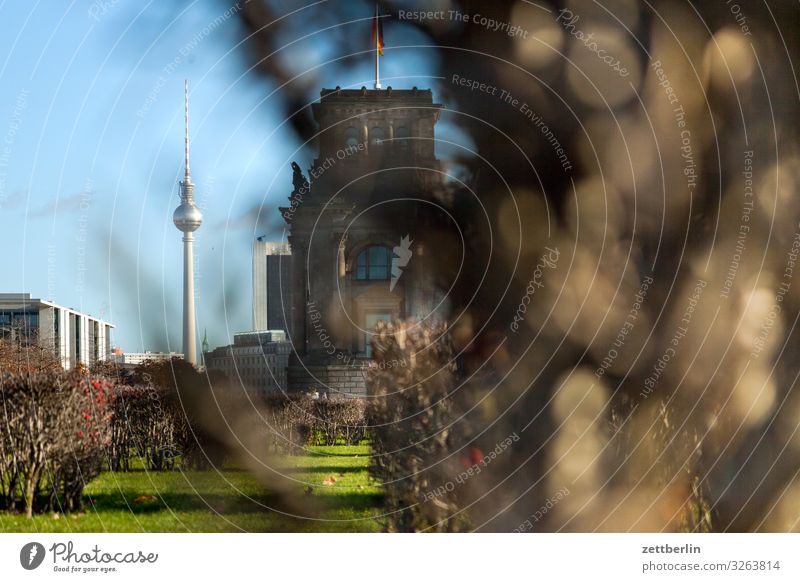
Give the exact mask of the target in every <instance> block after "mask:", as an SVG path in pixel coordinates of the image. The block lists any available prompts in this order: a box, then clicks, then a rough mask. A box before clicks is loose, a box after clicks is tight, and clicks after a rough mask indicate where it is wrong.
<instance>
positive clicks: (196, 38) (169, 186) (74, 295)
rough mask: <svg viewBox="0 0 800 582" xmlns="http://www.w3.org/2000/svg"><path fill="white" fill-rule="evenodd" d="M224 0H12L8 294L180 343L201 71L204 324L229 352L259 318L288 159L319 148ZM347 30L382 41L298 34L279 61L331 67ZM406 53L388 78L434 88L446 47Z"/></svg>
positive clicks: (418, 37) (146, 344) (360, 71)
mask: <svg viewBox="0 0 800 582" xmlns="http://www.w3.org/2000/svg"><path fill="white" fill-rule="evenodd" d="M339 4H340V5H341V6H342V7H343V9H342V12H341V13H338V12H337V13H336V16H334V18H341V20H342V21H344V20H351V19H353V18H354V16H353V14H365V15H368V14H369V10H370V8H369V7H370V6H371V4H370V3H369V2H354V1H352V0H342V1H341V2H339ZM176 5H177V7H176ZM298 6H299V4H298ZM225 9H226V6H225V4H223V3H221V2H214V1H213V0H206V1H196V2H186V3H173V2H133V1H131V0H118V1H116V2H114V1H113V0H104V1H97V2H88V1H83V2H79V1H75V2H72V3H67V2H56V3H53V2H4V3H2V2H0V55H2V56H0V245H2V248H4V249H6V252H5V253H4V261H3V263H4V264H3V267H2V273H3V274H2V278H0V291H3V292H30V293H31V294H32V295H34V296H36V297H42V298H47V299H52V300H54V301H56V302H57V303H60V304H62V305H67V306H71V307H75V308H78V309H81V310H84V311H87V312H89V313H92V314H93V315H100V316H102V317H103V318H104V319H107V320H109V321H111V322H112V323H114V324H115V325H116V330H115V335H114V343H115V344H117V345H121V346H122V347H123V348H124V349H125V350H126V351H139V350H142V349H152V350H166V349H175V350H178V351H180V329H181V304H180V300H181V285H182V279H181V261H182V249H181V242H180V236H181V235H180V233H179V232H178V231H177V230H176V229H175V227H174V226H173V225H172V221H171V217H172V211H173V210H174V208H175V207H176V206H177V204H178V179H179V178H180V175H181V172H182V165H183V117H182V115H183V80H184V78H188V79H189V84H190V100H191V113H190V117H191V119H190V126H191V127H190V134H191V143H192V152H191V167H192V176H193V179H194V182H195V183H196V185H197V186H196V198H197V199H198V202H199V204H200V206H201V208H202V210H203V213H204V223H203V226H202V227H201V229H200V230H199V231H198V233H197V237H196V239H197V242H196V244H195V254H196V267H195V268H196V273H195V275H196V278H197V283H196V286H197V316H198V329H199V330H200V334H201V335H202V331H203V330H204V329H206V328H207V329H208V335H209V340H210V343H211V344H212V346H214V345H222V344H225V343H228V341H229V339H230V337H231V336H232V334H233V333H234V332H236V331H241V330H247V329H249V328H250V324H251V307H250V305H251V279H250V277H251V270H250V264H251V255H250V252H251V249H250V243H251V240H252V238H253V237H254V236H255V235H261V234H264V233H265V232H267V231H268V227H269V226H270V225H274V224H277V223H278V222H279V219H278V216H277V210H275V208H276V207H277V206H278V205H282V204H284V203H285V201H286V196H288V194H289V191H290V189H291V170H290V168H289V163H290V162H291V161H292V160H297V161H298V163H300V165H301V166H302V167H304V168H306V167H307V166H308V165H309V163H310V160H311V159H312V157H313V149H312V148H309V147H306V148H301V149H300V151H299V152H297V153H295V151H296V150H297V149H298V148H300V147H301V146H300V144H299V143H298V142H297V140H296V137H295V136H294V134H292V132H291V130H290V129H289V128H288V127H287V126H286V125H285V124H283V117H282V114H281V107H280V106H281V104H282V100H281V99H282V95H281V92H280V90H277V91H276V87H275V86H274V84H272V83H271V81H270V80H268V79H264V78H261V77H257V76H255V75H253V74H249V73H248V72H247V70H248V68H249V66H250V62H249V61H248V59H247V58H246V55H245V54H244V52H243V51H242V50H241V49H240V48H237V47H236V45H237V43H238V42H239V41H240V40H241V30H240V29H239V28H238V27H239V22H238V21H237V19H236V18H229V19H227V20H223V21H220V20H217V22H218V23H219V24H218V25H217V26H209V25H210V24H211V23H213V22H214V21H215V19H218V17H219V16H220V15H222V14H223V13H224V12H225ZM299 17H300V16H298V18H299ZM303 18H304V21H305V22H306V23H310V25H309V24H307V25H306V26H300V27H298V30H299V31H300V32H298V36H302V35H306V34H309V33H313V32H314V30H315V27H316V28H324V27H328V26H331V25H332V24H336V22H335V21H334V22H331V21H330V19H331V16H330V14H329V15H328V16H327V17H321V18H320V19H319V20H316V19H315V18H314V15H313V14H309V17H308V18H306V17H303ZM326 18H327V20H326ZM387 24H388V26H387V27H386V37H387V45H389V47H391V44H392V42H393V40H394V41H395V42H396V43H397V41H398V38H403V42H404V43H407V44H427V39H425V38H424V36H423V35H422V34H421V33H418V32H416V31H412V30H411V29H410V28H408V27H404V25H401V24H399V23H396V22H395V23H387ZM341 34H348V35H350V34H363V36H364V37H365V50H366V48H368V43H369V42H370V40H369V24H368V22H361V23H357V24H351V25H346V26H343V27H341V28H339V29H336V30H333V31H331V32H329V33H323V34H320V35H316V36H313V37H311V38H308V39H305V40H301V41H299V42H294V43H293V41H295V40H296V38H292V37H290V36H287V38H285V39H284V38H282V39H281V40H282V41H283V42H285V43H293V44H290V45H289V46H287V48H286V49H285V50H284V51H282V52H281V54H279V55H277V56H276V58H289V59H299V62H301V63H302V64H303V65H304V66H307V67H315V66H317V65H319V64H321V63H323V62H324V61H326V60H329V59H336V58H337V57H339V56H341V55H338V54H337V53H336V50H337V46H338V45H337V43H336V39H337V35H341ZM399 52H400V51H398V53H395V56H396V57H399V58H391V57H392V56H393V53H392V52H391V51H387V56H386V57H384V59H383V61H382V68H383V71H384V74H385V75H386V76H388V77H393V76H404V77H407V78H403V79H402V80H401V79H395V80H394V81H392V82H393V85H394V86H395V87H405V86H409V87H410V86H412V85H419V86H421V87H422V86H426V87H427V86H434V88H435V86H436V82H435V80H434V79H431V78H430V77H431V75H433V74H434V73H433V72H434V71H435V70H436V61H435V58H433V57H431V56H430V51H425V50H417V51H411V50H406V51H404V53H403V55H402V57H401V56H400V54H399ZM295 62H298V61H295ZM409 71H413V74H414V75H415V77H410V76H409ZM371 73H372V68H371V63H370V61H369V59H368V58H359V59H355V60H351V61H347V62H339V63H337V64H335V65H331V66H325V67H322V68H319V69H316V70H315V72H313V73H311V74H310V75H309V76H310V77H311V78H310V79H309V81H308V86H309V89H308V99H309V101H311V100H313V99H314V98H315V96H317V95H318V94H319V89H320V88H321V87H323V86H324V87H333V86H335V85H337V84H338V85H341V86H343V87H346V86H351V85H352V86H361V85H363V84H367V83H368V82H369V79H370V75H371ZM273 91H274V94H273V95H272V96H270V97H269V98H267V97H268V95H270V93H273ZM440 135H441V131H440ZM261 204H264V205H265V206H264V216H265V220H263V221H262V222H261V223H260V224H258V225H257V224H255V218H254V213H253V209H254V208H258V207H259V205H261ZM280 236H281V232H280V231H279V230H278V231H274V233H273V237H272V238H276V239H279V238H280Z"/></svg>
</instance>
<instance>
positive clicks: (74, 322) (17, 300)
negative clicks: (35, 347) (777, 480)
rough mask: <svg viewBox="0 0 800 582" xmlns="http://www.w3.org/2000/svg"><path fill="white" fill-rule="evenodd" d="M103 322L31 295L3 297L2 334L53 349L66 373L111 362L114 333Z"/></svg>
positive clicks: (0, 298) (0, 304)
mask: <svg viewBox="0 0 800 582" xmlns="http://www.w3.org/2000/svg"><path fill="white" fill-rule="evenodd" d="M113 328H114V326H113V325H112V324H110V323H108V322H106V321H103V320H102V319H99V318H97V317H93V316H91V315H88V314H86V313H81V312H80V311H76V310H75V309H72V308H69V307H63V306H61V305H57V304H56V303H53V302H51V301H45V300H43V299H35V298H31V295H30V293H0V333H2V334H3V335H4V336H7V337H8V336H17V337H18V336H22V339H24V338H27V339H30V340H33V341H37V342H38V343H39V345H41V346H42V347H46V348H48V349H51V350H52V351H53V353H54V354H56V356H57V357H58V359H59V361H60V362H61V365H62V366H63V367H64V369H66V370H69V369H72V368H74V367H75V366H77V365H78V364H83V365H85V366H91V365H92V364H94V363H95V362H97V361H102V360H109V359H111V355H112V351H111V330H112V329H113Z"/></svg>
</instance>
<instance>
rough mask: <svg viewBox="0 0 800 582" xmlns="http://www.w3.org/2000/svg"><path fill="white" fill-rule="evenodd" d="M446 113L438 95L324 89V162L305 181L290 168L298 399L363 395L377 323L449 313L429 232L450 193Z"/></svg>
mask: <svg viewBox="0 0 800 582" xmlns="http://www.w3.org/2000/svg"><path fill="white" fill-rule="evenodd" d="M441 108H442V106H441V105H439V104H437V103H434V102H433V97H432V93H431V91H430V90H419V89H417V88H414V89H410V90H393V89H392V88H391V87H388V88H386V89H385V90H378V89H376V90H367V89H366V88H362V89H360V90H344V89H340V88H338V87H337V88H336V89H324V90H323V91H322V92H321V97H320V100H319V101H318V102H317V103H315V104H314V105H313V114H314V118H315V120H316V121H317V123H318V125H319V134H318V145H319V155H318V157H317V158H316V159H315V160H314V162H313V164H312V165H311V167H310V168H309V170H308V177H306V176H305V175H304V174H303V172H302V170H301V168H300V167H299V166H298V165H297V164H292V166H293V170H294V178H293V183H294V189H293V191H292V194H291V196H290V197H289V200H290V203H291V204H290V206H288V207H286V208H282V209H281V212H282V214H283V217H284V219H285V220H286V222H287V223H288V225H289V228H290V232H291V234H290V236H289V242H290V245H291V251H292V263H291V273H292V310H291V311H292V314H291V315H292V320H293V322H292V338H291V339H292V344H293V347H294V354H293V357H292V359H291V362H290V366H289V371H288V374H289V378H288V381H289V390H290V391H292V390H294V391H314V390H316V391H318V392H320V393H323V394H327V395H328V396H330V397H335V396H337V395H347V396H363V395H364V394H365V385H364V375H363V371H364V367H365V366H366V365H368V363H369V360H370V355H371V347H370V338H371V332H372V329H373V327H374V325H375V323H376V322H377V321H379V320H382V319H394V318H398V317H399V318H410V317H414V318H417V319H420V320H421V319H425V318H428V317H436V316H441V315H442V308H441V305H442V304H443V303H444V302H443V301H440V300H439V299H441V297H440V295H441V293H439V292H437V291H436V288H435V285H434V284H433V282H432V278H431V277H430V276H429V273H426V267H425V265H426V259H425V257H426V253H430V252H432V250H433V249H431V248H428V246H429V241H428V240H427V239H426V234H425V232H426V231H425V228H424V227H425V225H426V221H427V218H428V217H429V216H430V213H431V212H436V211H437V210H436V206H437V204H436V201H435V194H436V193H437V191H438V190H439V189H441V187H442V183H443V180H442V172H441V169H440V164H439V161H438V160H437V159H436V157H435V154H434V126H435V124H436V122H437V121H438V119H439V115H440V111H441ZM437 307H438V309H437ZM394 364H395V365H398V366H400V365H406V364H407V363H403V362H397V363H394Z"/></svg>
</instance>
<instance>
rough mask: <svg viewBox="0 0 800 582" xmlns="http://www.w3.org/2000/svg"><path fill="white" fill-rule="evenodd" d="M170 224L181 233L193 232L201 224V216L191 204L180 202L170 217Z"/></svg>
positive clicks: (197, 209)
mask: <svg viewBox="0 0 800 582" xmlns="http://www.w3.org/2000/svg"><path fill="white" fill-rule="evenodd" d="M172 222H174V223H175V227H176V228H177V229H178V230H180V231H181V232H194V231H196V230H197V229H198V228H200V225H201V224H202V223H203V214H202V213H201V212H200V209H199V208H198V207H197V206H195V205H194V204H192V203H191V202H181V205H180V206H178V207H177V208H176V209H175V212H174V213H173V215H172Z"/></svg>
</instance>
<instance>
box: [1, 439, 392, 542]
mask: <svg viewBox="0 0 800 582" xmlns="http://www.w3.org/2000/svg"><path fill="white" fill-rule="evenodd" d="M369 452H370V449H369V446H367V445H359V446H337V447H310V450H309V452H308V454H306V455H302V456H295V457H290V458H289V463H290V464H291V466H292V470H291V474H292V476H293V477H294V478H295V479H297V480H298V481H299V482H298V484H297V488H298V494H299V495H300V496H301V497H302V496H304V493H303V490H304V489H306V488H307V487H311V488H312V489H311V492H310V498H313V500H315V501H316V502H317V503H318V504H319V506H320V508H321V510H320V512H319V513H318V514H317V515H316V517H315V519H301V518H294V517H290V516H287V515H284V514H281V513H279V512H277V511H274V510H270V509H269V507H270V506H273V505H274V504H273V503H271V497H270V494H269V492H268V491H267V490H266V489H265V487H264V486H263V485H262V484H260V483H259V482H258V481H257V480H256V479H255V478H253V477H252V476H251V475H250V474H249V473H247V472H244V471H241V470H237V469H235V468H232V469H225V470H222V471H221V472H219V473H218V472H216V471H185V472H180V471H158V472H154V471H145V470H144V469H142V468H140V469H137V470H133V471H130V472H127V473H111V472H104V473H102V474H101V475H100V476H99V477H98V478H97V479H95V480H93V481H92V482H91V483H89V485H88V486H87V487H86V489H85V490H84V498H85V499H90V500H91V503H87V504H86V508H85V510H84V511H81V512H78V513H73V514H44V515H36V516H34V517H33V519H28V518H26V517H25V516H24V515H20V514H16V513H9V512H0V532H238V531H248V532H315V531H328V532H372V531H380V523H379V522H378V520H377V519H376V517H377V516H378V515H380V513H381V503H382V493H381V489H380V487H378V486H375V485H374V484H372V483H371V482H370V479H369V476H368V474H367V465H368V463H369ZM331 476H333V477H335V478H336V482H335V483H333V484H332V485H323V481H325V480H326V479H328V480H329V481H330V477H331ZM303 498H304V497H303Z"/></svg>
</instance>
